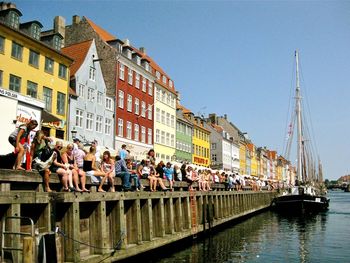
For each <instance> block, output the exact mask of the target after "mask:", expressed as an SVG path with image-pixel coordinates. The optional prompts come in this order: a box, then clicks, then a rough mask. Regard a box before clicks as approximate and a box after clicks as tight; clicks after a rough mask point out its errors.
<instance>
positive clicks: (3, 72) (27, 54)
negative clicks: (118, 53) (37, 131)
mask: <svg viewBox="0 0 350 263" xmlns="http://www.w3.org/2000/svg"><path fill="white" fill-rule="evenodd" d="M21 15H22V14H21V12H20V11H19V10H18V9H16V6H15V5H14V4H7V3H2V4H1V5H0V87H1V88H2V90H8V92H9V93H8V94H11V96H12V98H14V97H16V96H17V95H18V96H20V97H24V98H26V97H27V98H28V100H30V99H33V100H35V101H39V102H40V101H41V102H42V103H43V107H44V108H45V109H44V110H43V111H42V112H41V114H40V115H39V116H40V117H39V118H40V119H38V122H42V129H43V130H44V132H45V133H46V134H47V135H50V136H55V137H57V138H61V139H65V138H66V130H67V127H66V120H67V114H68V113H67V109H68V105H67V104H68V87H69V65H70V64H71V63H72V60H71V59H70V58H69V57H67V56H65V55H63V54H62V53H61V52H60V48H61V41H62V36H61V35H60V34H59V33H58V32H57V33H50V34H46V35H45V34H43V33H42V32H41V28H42V25H41V23H40V22H38V21H31V22H27V23H23V24H20V22H19V18H20V16H21ZM8 97H9V96H8ZM39 108H40V107H39ZM17 114H18V113H17ZM21 117H23V116H18V115H17V116H15V118H16V119H17V120H18V121H20V122H21V121H22V119H21ZM31 117H32V116H31ZM31 117H30V118H31Z"/></svg>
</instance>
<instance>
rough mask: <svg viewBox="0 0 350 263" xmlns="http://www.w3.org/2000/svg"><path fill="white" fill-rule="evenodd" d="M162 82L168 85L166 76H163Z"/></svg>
mask: <svg viewBox="0 0 350 263" xmlns="http://www.w3.org/2000/svg"><path fill="white" fill-rule="evenodd" d="M162 81H163V83H164V84H166V76H163V78H162Z"/></svg>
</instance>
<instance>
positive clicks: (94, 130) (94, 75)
mask: <svg viewBox="0 0 350 263" xmlns="http://www.w3.org/2000/svg"><path fill="white" fill-rule="evenodd" d="M62 52H63V53H64V54H66V55H67V56H69V57H71V58H73V59H74V63H73V65H72V66H71V68H70V72H71V77H70V83H71V92H70V98H69V121H68V124H69V125H68V135H69V136H68V137H69V138H70V140H72V139H73V136H74V137H77V138H79V139H80V140H81V141H83V142H86V143H88V142H91V141H93V140H97V141H98V143H99V144H100V145H103V146H106V147H108V148H114V139H113V138H114V127H115V126H114V100H113V98H112V97H108V96H106V85H105V82H104V79H103V75H102V70H101V67H100V63H99V61H100V59H99V57H98V54H97V49H96V45H95V40H88V41H85V42H82V43H77V44H73V45H71V46H66V47H64V48H63V49H62Z"/></svg>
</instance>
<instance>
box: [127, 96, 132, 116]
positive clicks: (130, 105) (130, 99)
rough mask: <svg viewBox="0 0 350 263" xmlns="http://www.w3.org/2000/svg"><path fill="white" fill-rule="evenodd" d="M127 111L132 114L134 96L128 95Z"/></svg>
mask: <svg viewBox="0 0 350 263" xmlns="http://www.w3.org/2000/svg"><path fill="white" fill-rule="evenodd" d="M126 110H127V111H129V112H132V96H131V95H130V94H128V99H127V105H126Z"/></svg>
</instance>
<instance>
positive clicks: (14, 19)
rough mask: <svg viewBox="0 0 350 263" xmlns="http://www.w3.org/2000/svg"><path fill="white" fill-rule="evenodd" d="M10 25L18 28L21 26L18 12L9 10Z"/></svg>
mask: <svg viewBox="0 0 350 263" xmlns="http://www.w3.org/2000/svg"><path fill="white" fill-rule="evenodd" d="M9 25H10V26H11V27H14V28H16V29H18V28H19V15H18V14H17V13H16V12H13V11H10V12H9Z"/></svg>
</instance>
